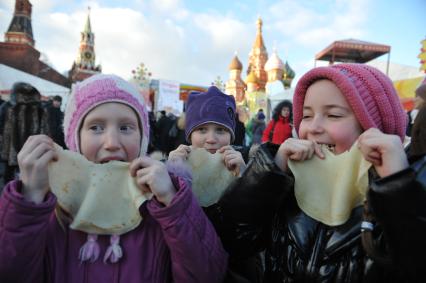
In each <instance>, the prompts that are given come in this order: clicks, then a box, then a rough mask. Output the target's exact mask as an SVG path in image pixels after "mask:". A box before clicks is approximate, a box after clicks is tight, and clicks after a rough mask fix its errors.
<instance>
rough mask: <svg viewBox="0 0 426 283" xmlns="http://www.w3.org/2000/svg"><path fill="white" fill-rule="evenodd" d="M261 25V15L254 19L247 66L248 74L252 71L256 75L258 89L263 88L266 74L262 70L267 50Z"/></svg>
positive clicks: (266, 57) (266, 58)
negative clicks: (254, 30)
mask: <svg viewBox="0 0 426 283" xmlns="http://www.w3.org/2000/svg"><path fill="white" fill-rule="evenodd" d="M262 25H263V22H262V19H261V17H258V19H257V21H256V26H257V32H256V39H255V41H254V43H253V47H252V49H251V51H250V54H249V64H248V68H247V74H248V75H250V74H251V73H253V75H252V76H256V78H257V82H258V84H259V90H264V89H265V84H266V81H267V74H266V72H265V70H264V67H265V63H266V61H267V60H268V52H267V51H266V47H265V44H264V43H263V36H262Z"/></svg>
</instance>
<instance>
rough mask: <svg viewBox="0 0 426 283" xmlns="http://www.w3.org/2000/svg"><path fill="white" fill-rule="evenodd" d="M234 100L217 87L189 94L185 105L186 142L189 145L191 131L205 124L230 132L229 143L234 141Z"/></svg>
mask: <svg viewBox="0 0 426 283" xmlns="http://www.w3.org/2000/svg"><path fill="white" fill-rule="evenodd" d="M235 108H236V106H235V99H234V97H233V96H232V95H226V94H224V93H223V92H221V91H220V90H219V89H218V88H217V87H215V86H211V87H209V89H208V90H207V92H199V93H191V94H190V95H189V98H188V102H187V105H186V122H185V123H186V124H185V137H186V141H187V142H189V143H191V141H190V138H189V137H190V135H191V133H192V131H193V130H194V129H195V128H196V127H198V126H200V125H203V124H206V123H216V124H219V125H222V126H224V127H226V128H227V129H228V130H229V131H230V132H231V142H233V141H234V139H235V134H234V132H235Z"/></svg>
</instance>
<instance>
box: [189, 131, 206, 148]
mask: <svg viewBox="0 0 426 283" xmlns="http://www.w3.org/2000/svg"><path fill="white" fill-rule="evenodd" d="M190 139H191V145H192V146H193V147H195V148H203V147H204V139H203V136H202V135H200V134H198V133H192V134H191V137H190Z"/></svg>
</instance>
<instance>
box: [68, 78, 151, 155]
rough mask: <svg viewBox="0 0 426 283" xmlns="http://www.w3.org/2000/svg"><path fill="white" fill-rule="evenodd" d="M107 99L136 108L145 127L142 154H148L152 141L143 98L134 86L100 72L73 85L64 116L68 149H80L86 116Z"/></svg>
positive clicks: (143, 127) (141, 124) (78, 150)
mask: <svg viewBox="0 0 426 283" xmlns="http://www.w3.org/2000/svg"><path fill="white" fill-rule="evenodd" d="M107 102H119V103H123V104H125V105H128V106H130V107H131V108H132V109H133V110H135V112H136V114H137V115H138V117H139V121H140V126H141V127H142V129H141V131H142V141H141V150H140V153H139V155H140V156H142V155H145V154H146V151H147V149H148V142H149V120H148V113H147V110H146V107H145V103H144V100H143V97H142V95H141V94H140V93H139V92H138V90H137V89H136V88H135V87H134V86H132V85H131V84H130V83H128V82H127V81H125V80H123V79H122V78H120V77H118V76H115V75H104V74H97V75H94V76H91V77H90V78H88V79H86V80H84V81H82V82H80V83H77V84H76V85H74V86H73V89H72V92H71V97H70V99H69V100H68V103H67V107H66V110H65V116H64V134H65V143H66V145H67V146H68V148H69V149H70V150H72V151H76V152H80V141H79V130H80V127H81V123H82V121H83V119H84V117H85V116H86V115H87V113H89V111H90V110H92V109H93V108H95V107H96V106H98V105H100V104H102V103H107Z"/></svg>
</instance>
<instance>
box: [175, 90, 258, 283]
mask: <svg viewBox="0 0 426 283" xmlns="http://www.w3.org/2000/svg"><path fill="white" fill-rule="evenodd" d="M235 108H236V107H235V99H234V97H233V96H231V95H226V94H224V93H222V92H221V91H220V90H219V89H218V88H217V87H215V86H212V87H210V88H209V89H208V90H207V92H204V93H192V94H190V96H189V98H188V102H187V108H186V124H185V134H186V139H187V141H188V143H189V144H190V146H187V145H180V146H179V147H178V148H177V149H176V150H175V151H172V152H170V154H169V160H168V164H169V166H170V167H172V168H174V167H178V166H184V165H183V164H182V163H180V161H183V160H186V159H187V158H188V157H189V155H190V153H191V151H193V150H194V149H199V148H204V149H206V150H207V151H208V152H210V153H211V154H214V153H216V152H218V153H220V154H221V156H222V160H223V164H224V165H225V166H226V168H227V169H228V170H229V171H231V172H232V173H233V174H234V175H235V176H241V175H242V174H243V172H244V170H245V167H246V164H245V162H244V159H243V157H242V155H241V153H240V152H239V151H236V150H235V149H234V148H233V147H232V146H231V142H232V141H233V140H234V138H235V134H234V132H235V113H236V112H235ZM209 189H211V188H206V190H209ZM225 191H226V190H225ZM200 203H201V204H202V202H200ZM203 209H204V211H205V213H206V215H207V216H208V217H209V219H210V221H211V222H212V223H213V225H214V227H215V228H216V232H217V233H218V235H219V236H220V237H221V240H222V242H223V244H224V245H225V249H226V250H227V251H232V248H233V247H232V246H228V245H227V243H228V239H227V238H226V237H222V234H225V231H224V227H223V225H222V220H223V215H222V212H221V210H220V206H219V205H218V204H217V203H216V202H214V203H212V204H208V205H204V206H203ZM226 217H232V216H230V215H228V216H226ZM260 266H261V263H260V261H259V257H258V256H257V255H254V256H250V257H247V258H244V259H241V258H237V257H235V258H234V257H230V258H229V268H228V272H227V275H226V278H225V282H251V283H256V282H262V281H261V274H262V271H261V268H260Z"/></svg>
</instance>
